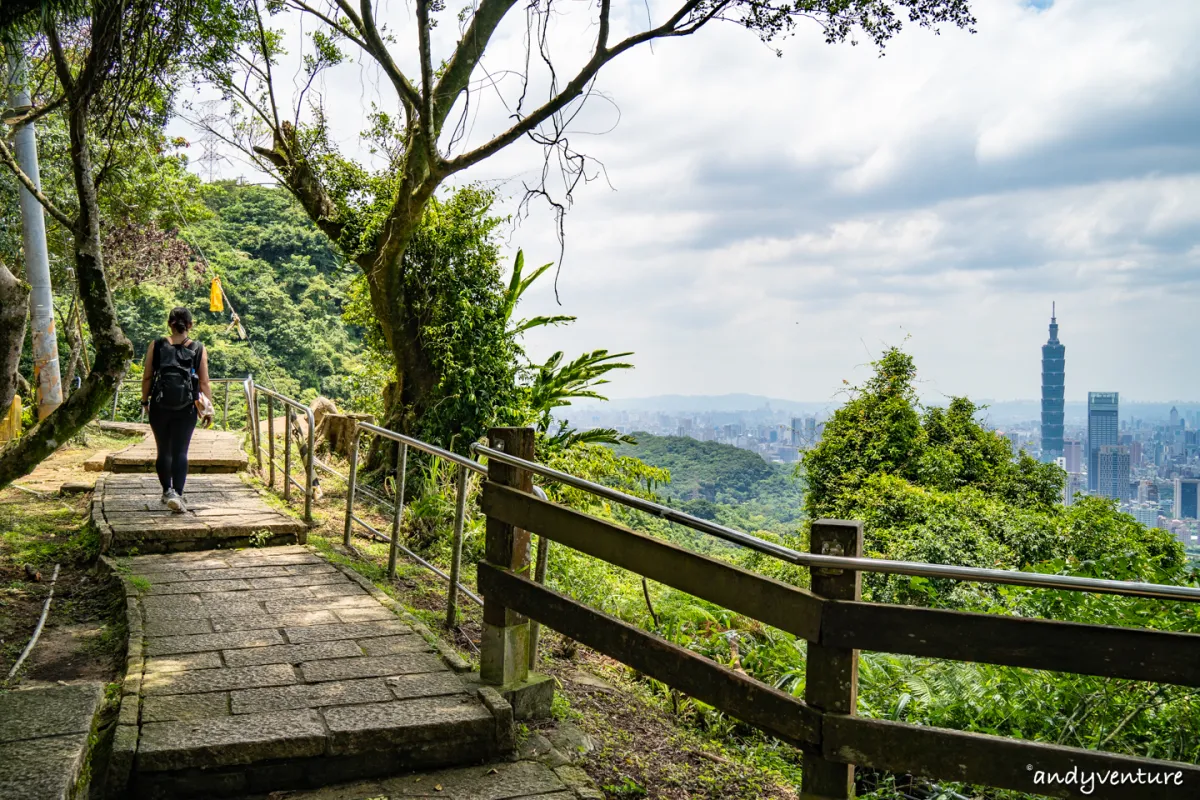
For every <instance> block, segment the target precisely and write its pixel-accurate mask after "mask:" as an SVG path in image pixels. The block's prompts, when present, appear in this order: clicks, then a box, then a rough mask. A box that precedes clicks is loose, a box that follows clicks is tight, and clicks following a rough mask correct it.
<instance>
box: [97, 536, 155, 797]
mask: <svg viewBox="0 0 1200 800" xmlns="http://www.w3.org/2000/svg"><path fill="white" fill-rule="evenodd" d="M100 562H101V563H102V564H103V565H104V566H105V567H106V568H107V569H108V570H109V571H110V572H111V573H112V574H113V575H115V576H116V577H117V579H118V580H119V581H120V582H121V588H122V589H123V590H124V591H125V625H126V630H127V641H126V650H125V677H124V679H123V680H122V681H121V705H120V710H119V711H118V712H117V728H116V731H115V732H114V734H113V739H112V753H111V755H110V756H109V761H108V772H107V774H106V775H105V776H104V793H103V796H104V797H106V798H118V797H123V796H124V795H125V792H126V790H127V788H128V786H129V777H130V775H131V774H132V772H133V759H134V756H135V755H137V747H138V732H139V728H138V721H139V719H140V715H141V704H142V674H143V672H144V671H145V666H146V657H145V644H144V643H145V620H144V617H143V616H142V605H141V601H140V600H139V597H140V596H141V592H139V591H138V589H137V587H136V586H134V585H133V581H131V580H130V579H129V576H128V574H127V573H126V571H125V570H122V569H121V566H120V564H118V563H117V562H116V561H115V560H114V559H112V558H110V557H109V556H106V555H102V556H100Z"/></svg>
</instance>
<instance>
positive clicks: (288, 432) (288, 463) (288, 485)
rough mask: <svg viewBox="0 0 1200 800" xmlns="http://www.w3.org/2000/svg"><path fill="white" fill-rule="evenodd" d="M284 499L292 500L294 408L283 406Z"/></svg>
mask: <svg viewBox="0 0 1200 800" xmlns="http://www.w3.org/2000/svg"><path fill="white" fill-rule="evenodd" d="M283 499H284V502H288V501H290V500H291V499H292V406H291V405H290V404H289V403H284V404H283Z"/></svg>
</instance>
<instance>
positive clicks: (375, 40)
mask: <svg viewBox="0 0 1200 800" xmlns="http://www.w3.org/2000/svg"><path fill="white" fill-rule="evenodd" d="M342 2H345V0H339V3H342ZM420 5H421V4H420V2H418V3H417V6H418V12H417V13H418V14H419V13H420ZM360 9H361V11H362V18H361V19H360V20H359V23H358V26H359V30H361V31H362V34H363V38H364V39H366V40H367V42H368V43H369V45H370V46H369V47H364V48H363V49H364V50H366V51H367V54H368V55H370V56H371V58H373V59H375V61H376V62H377V63H378V64H379V66H381V67H382V68H383V71H384V73H385V74H386V75H387V76H388V80H390V81H391V82H392V86H394V87H395V89H396V94H398V95H400V100H401V102H403V103H404V110H405V112H406V113H407V114H408V119H409V121H410V122H411V121H412V119H413V116H414V115H415V113H416V109H418V108H420V107H421V95H420V93H419V92H418V91H417V89H416V87H415V86H413V85H412V81H410V80H409V79H408V78H407V77H406V76H405V75H404V73H403V72H401V71H400V67H399V66H397V65H396V62H395V60H394V59H393V58H392V54H391V53H390V52H388V49H387V44H386V43H385V42H384V41H383V37H382V36H380V35H379V28H378V27H377V26H376V24H375V12H374V10H373V9H372V8H371V0H361V3H360Z"/></svg>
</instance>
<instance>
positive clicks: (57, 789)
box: [0, 681, 104, 800]
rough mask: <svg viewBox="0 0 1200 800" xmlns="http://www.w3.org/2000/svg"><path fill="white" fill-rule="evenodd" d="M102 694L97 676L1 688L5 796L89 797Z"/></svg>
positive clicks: (26, 799)
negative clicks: (88, 779)
mask: <svg viewBox="0 0 1200 800" xmlns="http://www.w3.org/2000/svg"><path fill="white" fill-rule="evenodd" d="M103 699H104V684H103V683H99V682H95V681H91V682H86V683H78V684H69V685H52V686H42V687H37V688H30V689H19V690H17V691H12V692H6V693H3V694H0V799H2V800H17V798H20V800H70V798H76V797H87V782H86V780H84V779H83V778H84V775H85V772H84V765H85V763H86V762H87V757H88V750H89V747H90V740H89V736H90V734H91V732H92V728H93V725H94V723H95V718H96V715H97V713H98V712H99V711H100V707H101V702H102V701H103Z"/></svg>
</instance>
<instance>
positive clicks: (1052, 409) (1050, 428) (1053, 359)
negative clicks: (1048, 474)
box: [1042, 304, 1067, 463]
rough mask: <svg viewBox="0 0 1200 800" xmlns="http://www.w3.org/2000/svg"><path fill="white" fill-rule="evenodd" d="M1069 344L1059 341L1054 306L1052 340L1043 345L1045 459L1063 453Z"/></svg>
mask: <svg viewBox="0 0 1200 800" xmlns="http://www.w3.org/2000/svg"><path fill="white" fill-rule="evenodd" d="M1066 358H1067V348H1066V347H1065V346H1063V344H1062V342H1060V341H1058V320H1057V318H1056V316H1055V313H1054V305H1053V304H1051V306H1050V341H1048V342H1046V343H1045V344H1044V345H1042V460H1043V461H1045V462H1046V463H1053V462H1054V459H1056V458H1058V457H1059V456H1061V455H1062V454H1063V390H1064V387H1065V384H1066Z"/></svg>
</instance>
